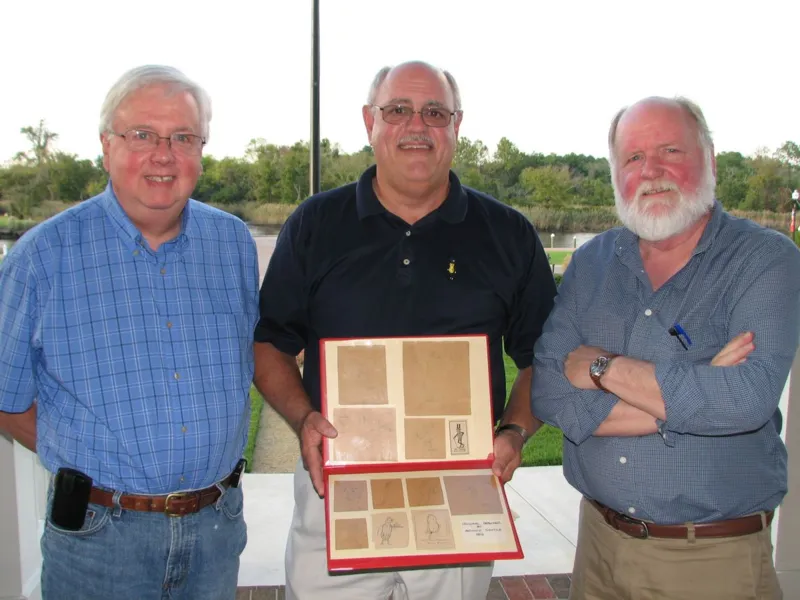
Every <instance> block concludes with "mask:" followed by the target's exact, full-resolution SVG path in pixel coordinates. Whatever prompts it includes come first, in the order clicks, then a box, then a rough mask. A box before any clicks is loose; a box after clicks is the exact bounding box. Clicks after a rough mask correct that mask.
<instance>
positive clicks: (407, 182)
mask: <svg viewBox="0 0 800 600" xmlns="http://www.w3.org/2000/svg"><path fill="white" fill-rule="evenodd" d="M362 115H363V118H364V125H365V127H366V131H367V135H368V138H369V142H370V144H371V145H372V148H373V150H374V152H375V163H376V164H375V165H374V166H372V167H370V168H369V169H367V170H366V171H365V172H364V173H363V174H362V176H361V178H360V179H359V181H358V182H357V183H351V184H348V185H345V186H342V187H340V188H337V189H334V190H329V191H326V192H322V193H321V194H317V195H315V196H312V197H311V198H309V199H308V200H306V201H305V202H304V203H303V204H301V205H300V206H299V207H298V209H297V210H296V211H295V212H294V213H293V214H292V216H291V217H290V218H289V220H288V221H287V222H286V225H285V226H284V228H283V229H282V230H281V234H280V236H278V241H277V244H276V246H275V252H274V254H273V255H272V259H271V261H270V264H269V268H268V270H267V273H266V276H265V277H264V282H263V284H262V286H261V319H260V321H259V323H258V326H257V328H256V336H255V340H256V342H257V343H256V345H255V357H256V377H255V383H256V386H257V387H258V388H259V390H261V392H262V394H263V395H264V398H265V399H266V400H267V401H268V402H269V403H270V404H271V405H272V406H273V407H274V408H275V409H276V410H277V411H278V412H279V413H280V414H281V415H283V417H284V418H285V419H286V421H287V422H288V423H289V424H290V425H291V426H292V428H293V429H294V430H295V432H296V433H297V436H298V438H299V440H300V446H301V450H302V462H298V465H297V467H296V469H295V475H294V497H295V510H294V517H293V519H292V526H291V529H290V531H289V540H288V544H287V548H286V597H287V599H289V600H295V599H299V600H316V599H317V598H325V599H328V600H339V599H340V600H376V599H379V598H381V599H386V598H390V597H393V598H394V600H403V599H413V600H438V599H439V598H446V599H447V600H485V598H486V592H487V589H488V588H489V583H490V580H491V575H492V565H491V563H478V564H472V565H454V566H451V567H439V568H428V569H410V570H402V571H394V572H393V571H372V572H362V573H353V574H342V575H335V576H332V575H330V574H328V572H327V568H326V552H325V513H324V505H323V501H322V499H321V498H320V496H322V494H323V492H324V487H323V473H322V456H321V453H320V449H321V442H322V438H323V436H325V437H335V436H336V435H337V432H336V429H335V428H334V427H333V425H332V424H331V423H330V422H329V421H327V420H326V419H325V418H324V417H323V415H322V414H321V413H320V404H321V403H320V364H319V341H320V340H321V339H324V338H328V337H389V336H414V335H445V334H466V333H482V334H486V335H487V337H488V340H489V358H490V368H491V374H492V401H493V406H492V414H493V415H494V420H495V421H500V423H501V424H500V426H499V427H498V428H497V429H496V430H495V432H496V435H495V441H494V458H495V460H494V464H493V465H492V468H493V470H494V472H495V474H496V475H497V476H498V477H500V478H501V479H502V480H503V481H508V480H509V479H511V477H512V475H513V473H514V470H515V469H516V468H517V467H518V466H519V465H520V461H521V450H522V447H523V445H524V443H525V442H526V441H527V439H528V437H529V436H530V435H531V434H532V433H533V432H535V431H536V429H538V427H539V425H541V423H539V422H538V421H536V420H535V419H534V418H533V416H532V415H531V411H530V404H529V402H528V390H529V389H530V378H531V352H532V349H533V343H534V342H535V341H536V338H537V337H538V336H539V333H540V331H541V327H542V324H543V323H544V320H545V318H546V317H547V314H548V313H549V312H550V308H551V307H552V303H553V296H554V295H555V283H554V282H553V276H552V274H551V272H550V268H549V265H548V261H547V256H546V254H545V252H544V250H543V248H542V245H541V242H540V241H539V238H538V237H537V235H536V231H535V230H534V228H533V225H531V223H530V222H529V221H528V220H527V219H525V217H524V216H522V215H521V214H520V213H519V212H517V211H515V210H513V209H512V208H510V207H508V206H506V205H504V204H501V203H500V202H498V201H497V200H495V199H493V198H490V197H489V196H486V195H485V194H481V193H480V192H478V191H476V190H472V189H470V188H467V187H465V186H462V185H461V182H460V181H459V180H458V177H457V176H456V175H455V173H453V172H452V171H451V170H450V167H451V164H452V161H453V154H454V152H455V148H456V140H457V139H458V129H459V127H460V125H461V119H462V117H463V113H462V110H461V97H460V94H459V93H458V86H457V85H456V82H455V79H454V78H453V77H452V75H450V74H449V73H448V72H447V71H442V70H440V69H437V68H434V67H432V66H431V65H428V64H426V63H422V62H409V63H404V64H402V65H398V66H396V67H393V68H388V67H386V68H383V69H381V70H380V71H379V72H378V74H377V76H376V77H375V79H374V81H373V83H372V86H371V88H370V91H369V95H368V99H367V104H366V105H365V106H364V107H363V108H362ZM504 345H505V350H506V352H507V353H508V355H509V356H510V357H511V358H512V359H514V361H515V363H516V365H517V367H518V368H519V372H518V374H517V378H516V381H515V382H514V385H513V388H512V390H511V393H510V395H509V396H508V404H507V405H506V402H505V401H506V398H507V395H506V393H507V390H506V386H505V373H504V367H503V346H504ZM303 349H305V352H306V355H305V366H304V369H303V374H302V378H301V375H300V372H299V370H298V368H297V363H296V362H295V356H296V355H297V354H298V353H299V352H300V351H301V350H303ZM304 467H305V468H304ZM306 471H307V472H306Z"/></svg>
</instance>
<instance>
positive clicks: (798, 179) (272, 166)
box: [0, 121, 800, 218]
mask: <svg viewBox="0 0 800 600" xmlns="http://www.w3.org/2000/svg"><path fill="white" fill-rule="evenodd" d="M21 133H22V135H23V136H24V137H25V138H26V140H27V142H28V148H27V149H26V150H23V151H21V152H19V153H17V154H16V155H15V156H14V157H13V158H12V159H11V160H10V161H8V162H7V163H6V164H5V165H4V166H2V167H0V212H6V213H8V214H10V215H13V216H15V217H17V218H43V217H46V216H49V215H50V214H52V213H53V212H57V210H59V204H63V203H74V202H77V201H80V200H85V199H87V198H90V197H91V196H93V195H95V194H97V193H99V192H100V191H102V190H103V188H104V187H105V185H106V181H107V174H106V172H105V171H104V169H103V165H102V157H98V158H96V159H95V160H88V159H81V158H78V157H77V156H76V155H74V154H70V153H67V152H61V151H55V150H54V149H53V142H54V141H55V140H57V139H58V134H57V133H54V132H52V131H49V130H48V129H47V127H46V125H45V123H44V121H40V122H39V124H38V125H35V126H29V127H24V128H22V129H21ZM320 154H321V172H322V179H321V182H320V185H321V188H322V189H323V190H327V189H331V188H334V187H337V186H340V185H343V184H345V183H349V182H352V181H355V180H356V179H357V178H358V176H359V175H360V174H361V173H362V172H363V171H364V170H365V169H366V168H367V167H368V166H369V165H371V164H372V163H373V159H374V157H373V154H372V148H371V147H370V146H364V147H363V148H362V149H361V150H359V151H357V152H352V153H347V152H344V151H343V150H342V149H341V148H340V147H339V145H338V144H335V143H332V142H331V141H329V140H327V139H324V140H322V142H321V148H320ZM716 159H717V196H718V198H719V199H720V200H721V202H722V203H723V205H724V206H725V207H726V208H728V209H738V210H744V211H772V212H787V211H788V210H789V209H790V203H791V192H792V190H794V189H797V188H800V146H798V144H797V143H795V142H791V141H787V142H786V143H784V144H783V145H782V146H781V147H780V148H778V149H776V150H768V149H766V148H764V149H761V150H759V151H758V152H756V153H755V155H753V156H745V155H743V154H741V153H739V152H721V153H719V154H717V156H716ZM202 161H203V174H202V175H201V177H200V180H199V181H198V184H197V188H196V190H195V192H194V194H193V197H195V198H196V199H198V200H202V201H204V202H210V203H214V204H215V205H220V206H222V207H223V208H224V207H225V206H229V207H232V205H238V204H244V203H251V204H256V205H262V204H289V205H295V204H297V203H299V202H300V201H302V200H303V199H304V198H306V197H307V196H308V195H309V147H308V143H307V142H303V141H298V142H297V143H295V144H293V145H291V146H285V145H276V144H271V143H269V142H267V141H266V140H263V139H254V140H252V141H251V142H250V144H249V145H248V146H247V148H246V152H245V154H244V156H243V157H241V158H234V157H225V158H216V157H214V156H204V157H203V159H202ZM454 170H455V172H456V173H457V174H458V175H459V177H460V178H461V180H462V182H463V183H464V184H465V185H468V186H471V187H474V188H476V189H479V190H481V191H484V192H486V193H488V194H491V195H492V196H494V197H496V198H498V199H499V200H501V201H502V202H505V203H507V204H511V205H514V206H519V207H527V208H531V209H536V208H545V209H553V210H557V211H563V210H566V211H569V210H577V209H580V208H582V207H609V206H612V205H613V204H614V195H613V191H612V187H611V177H610V172H609V165H608V161H607V160H606V159H605V158H596V157H593V156H587V155H584V154H573V153H570V154H565V155H557V154H548V155H545V154H539V153H535V152H534V153H526V152H523V151H522V150H520V149H519V147H517V146H516V145H515V144H514V143H513V142H511V141H510V140H509V139H508V138H505V137H504V138H502V139H501V140H500V142H499V143H498V144H497V148H496V150H495V152H494V153H490V152H489V150H488V148H487V146H486V145H485V144H484V143H483V142H482V141H480V140H475V141H473V140H470V139H468V138H464V137H462V138H460V139H459V140H458V146H457V148H456V153H455V158H454ZM60 208H63V206H61V207H60Z"/></svg>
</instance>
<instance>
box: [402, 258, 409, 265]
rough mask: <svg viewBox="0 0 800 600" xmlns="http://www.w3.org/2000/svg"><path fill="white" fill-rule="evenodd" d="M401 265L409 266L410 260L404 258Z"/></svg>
mask: <svg viewBox="0 0 800 600" xmlns="http://www.w3.org/2000/svg"><path fill="white" fill-rule="evenodd" d="M403 264H404V265H405V266H408V265H410V264H411V261H410V260H408V259H407V258H404V259H403Z"/></svg>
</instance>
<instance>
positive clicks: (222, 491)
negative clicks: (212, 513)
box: [214, 481, 228, 510]
mask: <svg viewBox="0 0 800 600" xmlns="http://www.w3.org/2000/svg"><path fill="white" fill-rule="evenodd" d="M214 487H216V488H217V489H218V490H219V498H217V501H216V502H215V503H214V510H219V507H220V503H221V502H222V499H223V498H224V497H225V494H226V493H227V492H228V488H226V487H225V486H224V485H222V482H221V481H218V482H217V483H215V484H214Z"/></svg>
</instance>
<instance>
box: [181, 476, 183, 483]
mask: <svg viewBox="0 0 800 600" xmlns="http://www.w3.org/2000/svg"><path fill="white" fill-rule="evenodd" d="M181 483H183V475H181Z"/></svg>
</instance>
